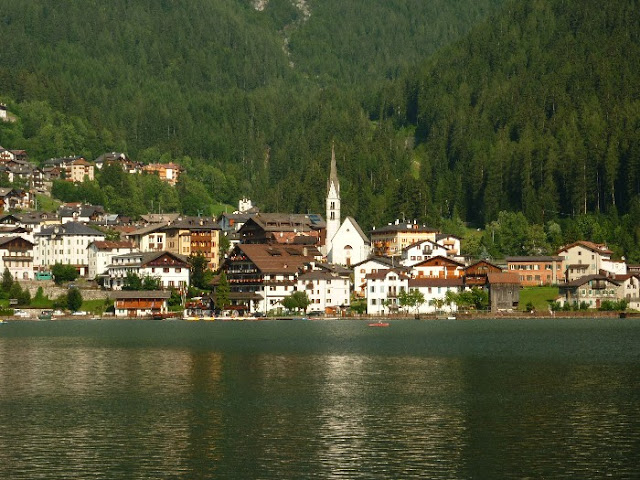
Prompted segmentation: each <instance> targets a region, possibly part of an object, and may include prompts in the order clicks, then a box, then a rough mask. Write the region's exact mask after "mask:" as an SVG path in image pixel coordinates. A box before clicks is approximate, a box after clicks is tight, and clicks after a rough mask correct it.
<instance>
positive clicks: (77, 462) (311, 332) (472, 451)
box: [0, 319, 640, 480]
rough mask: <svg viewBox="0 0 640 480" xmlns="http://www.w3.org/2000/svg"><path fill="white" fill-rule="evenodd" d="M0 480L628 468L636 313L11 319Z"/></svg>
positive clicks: (595, 474) (638, 359)
mask: <svg viewBox="0 0 640 480" xmlns="http://www.w3.org/2000/svg"><path fill="white" fill-rule="evenodd" d="M0 478H2V479H30V480H31V479H52V478H60V479H76V478H77V479H88V478H91V479H115V478H118V479H120V478H121V479H149V478H178V479H179V478H184V479H187V478H188V479H192V478H195V479H197V478H229V479H243V478H256V479H283V478H291V479H303V478H348V479H354V478H362V479H371V478H381V479H382V478H384V479H387V478H403V479H410V478H421V479H422V478H430V479H485V478H486V479H497V478H535V479H538V478H553V479H557V478H571V479H586V478H589V479H591V478H640V319H635V320H634V319H624V320H622V319H601V320H594V319H586V320H585V319H572V320H559V319H558V320H504V319H502V320H474V321H416V320H398V321H391V326H390V327H389V328H369V327H368V326H367V323H366V322H362V321H355V320H353V321H352V320H347V321H335V320H334V321H260V322H212V323H204V322H181V321H146V322H145V321H54V322H20V323H17V322H16V323H10V324H4V325H0Z"/></svg>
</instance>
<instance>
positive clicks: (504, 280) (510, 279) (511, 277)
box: [487, 272, 520, 285]
mask: <svg viewBox="0 0 640 480" xmlns="http://www.w3.org/2000/svg"><path fill="white" fill-rule="evenodd" d="M487 281H488V282H489V284H494V285H495V284H518V285H519V284H520V275H518V274H517V273H504V272H502V273H488V274H487Z"/></svg>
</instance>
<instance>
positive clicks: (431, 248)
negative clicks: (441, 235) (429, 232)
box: [400, 240, 448, 267]
mask: <svg viewBox="0 0 640 480" xmlns="http://www.w3.org/2000/svg"><path fill="white" fill-rule="evenodd" d="M447 254H448V250H447V249H446V248H445V247H444V246H443V245H440V244H438V243H436V242H432V241H431V240H421V241H419V242H416V243H412V244H411V245H409V246H407V247H405V248H403V249H402V256H401V259H400V263H401V264H402V265H404V266H405V267H411V266H413V265H415V264H417V263H420V262H422V261H423V260H428V259H429V258H432V257H437V256H442V257H446V256H447Z"/></svg>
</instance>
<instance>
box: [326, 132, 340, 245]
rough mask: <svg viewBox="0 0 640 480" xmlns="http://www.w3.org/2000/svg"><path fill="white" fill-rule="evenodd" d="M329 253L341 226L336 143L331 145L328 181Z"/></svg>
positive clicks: (327, 240) (327, 242) (327, 243)
mask: <svg viewBox="0 0 640 480" xmlns="http://www.w3.org/2000/svg"><path fill="white" fill-rule="evenodd" d="M326 221H327V239H326V242H325V244H326V247H327V248H326V250H327V253H329V251H331V241H332V240H333V237H334V235H335V234H336V232H337V231H338V229H339V228H340V181H339V180H338V169H337V167H336V150H335V145H333V144H332V145H331V171H330V172H329V180H328V181H327V219H326Z"/></svg>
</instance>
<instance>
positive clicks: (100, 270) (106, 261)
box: [87, 242, 137, 278]
mask: <svg viewBox="0 0 640 480" xmlns="http://www.w3.org/2000/svg"><path fill="white" fill-rule="evenodd" d="M87 250H88V252H87V254H88V258H89V267H88V274H87V277H89V278H96V277H97V276H98V275H102V274H105V273H107V271H108V267H109V265H110V264H111V263H112V259H113V257H115V256H117V255H124V254H126V253H132V252H135V251H137V249H136V248H134V247H133V246H132V245H131V244H128V243H126V242H94V243H92V244H91V245H89V246H88V247H87Z"/></svg>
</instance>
